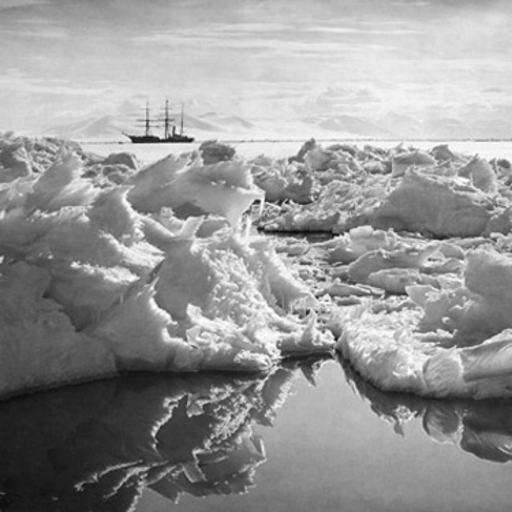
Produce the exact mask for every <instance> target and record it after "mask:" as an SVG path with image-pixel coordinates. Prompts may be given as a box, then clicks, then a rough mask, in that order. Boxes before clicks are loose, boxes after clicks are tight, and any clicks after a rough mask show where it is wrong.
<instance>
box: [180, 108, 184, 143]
mask: <svg viewBox="0 0 512 512" xmlns="http://www.w3.org/2000/svg"><path fill="white" fill-rule="evenodd" d="M180 135H183V103H182V104H181V122H180Z"/></svg>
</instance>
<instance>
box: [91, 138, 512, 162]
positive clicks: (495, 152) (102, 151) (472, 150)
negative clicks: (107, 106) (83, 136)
mask: <svg viewBox="0 0 512 512" xmlns="http://www.w3.org/2000/svg"><path fill="white" fill-rule="evenodd" d="M303 142H304V141H295V142H288V141H287V142H257V141H256V142H233V143H230V144H232V145H233V146H234V147H235V148H236V150H237V153H238V154H239V155H241V156H242V157H244V158H254V157H256V156H258V155H262V154H264V155H267V156H270V157H273V158H284V157H289V156H292V155H295V154H297V152H298V151H299V149H300V147H301V146H302V144H303ZM318 142H319V143H320V144H322V145H323V146H324V147H328V146H329V145H330V144H333V143H335V142H343V141H342V140H340V141H333V140H329V141H321V140H319V141H318ZM347 142H348V143H349V144H355V145H357V146H358V147H360V148H362V147H364V145H365V144H370V145H372V146H377V147H383V148H391V147H394V146H396V145H398V142H397V141H365V140H361V141H357V142H355V141H347ZM438 144H440V142H432V141H407V142H405V147H408V146H409V145H411V146H414V147H416V148H420V149H429V148H432V147H434V146H436V145H438ZM447 144H448V145H449V147H450V149H451V150H452V151H455V152H461V153H464V154H468V155H475V154H477V153H478V154H479V155H480V156H481V157H483V158H488V159H492V158H506V159H509V160H512V141H495V142H474V141H452V142H447ZM82 146H83V148H84V149H86V150H87V151H92V152H93V153H97V154H99V155H102V156H108V155H109V154H110V153H119V152H121V151H129V152H131V153H135V154H136V155H137V157H138V158H139V160H140V161H141V162H142V163H144V164H148V163H152V162H154V161H156V160H159V159H161V158H164V157H165V156H167V155H169V154H170V153H173V154H180V153H183V152H186V151H191V150H193V149H197V148H198V147H199V146H200V142H193V143H190V144H131V143H125V144H87V143H84V144H82Z"/></svg>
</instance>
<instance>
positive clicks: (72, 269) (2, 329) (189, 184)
mask: <svg viewBox="0 0 512 512" xmlns="http://www.w3.org/2000/svg"><path fill="white" fill-rule="evenodd" d="M38 144H39V146H40V147H45V143H44V142H38ZM3 145H4V149H3V150H4V151H7V150H6V148H9V147H10V145H15V146H16V148H20V147H21V148H23V151H24V153H23V152H22V153H23V154H24V155H25V154H26V158H25V157H24V158H25V159H26V160H27V161H30V160H31V159H33V160H36V159H37V158H38V156H37V153H38V151H39V150H38V149H35V148H34V143H33V142H31V141H29V140H26V139H17V140H14V141H9V140H4V141H3ZM16 151H18V150H17V149H16ZM47 154H49V155H50V158H49V162H48V163H47V165H46V167H45V168H44V169H43V172H37V173H36V172H34V171H33V170H31V171H30V172H28V174H27V173H26V172H25V171H24V172H23V173H21V174H16V175H15V176H14V175H12V174H9V172H10V170H12V169H1V170H0V171H1V172H0V174H2V173H4V175H5V176H7V178H6V179H9V180H10V181H8V185H6V184H3V185H2V189H1V195H0V205H1V212H0V258H1V262H0V288H1V294H0V303H1V307H0V350H1V351H2V357H1V361H0V366H1V370H0V375H1V384H0V395H2V396H8V395H11V394H14V393H20V392H23V391H26V390H33V389H39V388H44V387H51V386H57V385H62V384H66V383H70V382H74V381H81V380H85V379H91V378H98V377H102V376H106V375H112V374H116V373H118V372H121V371H126V370H157V371H164V370H165V371H197V370H201V369H218V370H248V371H262V370H268V369H269V368H270V367H271V366H272V365H273V364H275V362H277V361H278V360H280V359H282V358H283V357H285V356H288V355H293V354H296V353H298V354H304V353H305V354H308V353H312V352H319V351H320V352H321V351H324V352H325V351H328V350H329V349H330V347H331V346H332V343H333V339H332V337H331V336H330V335H329V334H328V333H326V332H323V333H322V332H320V331H319V329H318V328H317V322H316V317H315V315H314V313H311V314H309V315H306V314H305V313H304V311H305V310H306V309H308V308H310V307H311V305H312V304H314V301H315V299H314V297H313V294H312V293H311V292H310V290H309V288H308V287H307V286H305V285H304V284H303V283H301V282H300V280H299V279H298V278H297V276H296V275H294V273H293V272H292V271H291V270H290V269H289V268H287V267H286V266H285V265H284V263H283V262H282V261H281V260H280V259H279V257H278V256H277V254H276V252H275V249H274V243H273V242H272V241H271V240H269V239H263V238H261V237H258V236H253V235H250V234H249V233H248V232H246V231H245V230H244V229H243V228H242V224H243V222H242V216H243V214H244V212H245V211H246V210H247V209H248V208H249V207H250V206H251V204H252V203H253V202H254V201H255V200H258V199H259V200H262V198H263V192H262V191H261V189H259V188H257V187H256V186H255V185H254V184H253V180H252V175H251V173H250V170H249V167H248V166H247V165H246V164H245V163H244V162H242V161H238V162H233V161H227V162H218V163H213V164H210V165H204V164H203V162H202V160H201V157H200V156H199V155H198V154H190V155H185V156H183V157H179V158H174V157H169V158H166V159H164V160H163V161H161V162H158V163H156V164H155V165H152V166H149V167H148V168H145V169H142V170H140V171H138V170H137V169H134V168H133V167H134V166H135V162H134V161H130V160H129V159H127V158H114V157H111V158H109V159H108V160H109V161H110V164H109V166H111V165H117V166H123V167H125V168H127V169H129V172H126V173H125V174H124V175H123V180H124V182H123V184H117V183H115V182H112V181H109V180H107V181H105V180H103V177H104V176H105V173H104V171H105V168H102V167H101V163H100V162H98V161H93V162H91V159H89V158H88V156H87V155H84V154H83V153H80V152H79V151H76V150H75V149H74V148H73V147H71V148H69V147H65V145H64V144H63V143H61V145H60V146H59V143H58V141H53V142H51V141H50V142H47ZM5 162H7V163H10V162H11V161H10V160H8V159H6V160H5ZM130 162H131V163H130ZM14 163H16V161H15V162H14ZM13 165H14V164H13ZM25 170H26V169H25ZM4 171H5V172H4ZM207 216H208V217H209V218H210V217H213V218H214V219H216V218H217V219H218V218H219V217H220V218H221V219H225V220H226V221H227V224H226V222H220V223H219V222H215V221H214V223H213V224H211V223H210V224H209V227H208V228H207V229H206V233H207V234H206V235H205V233H203V236H201V235H200V234H199V233H198V232H199V230H200V229H201V225H202V223H203V221H204V222H205V223H206V224H208V222H209V220H205V217H207ZM294 308H298V309H296V310H294Z"/></svg>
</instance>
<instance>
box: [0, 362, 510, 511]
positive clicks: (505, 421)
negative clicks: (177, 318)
mask: <svg viewBox="0 0 512 512" xmlns="http://www.w3.org/2000/svg"><path fill="white" fill-rule="evenodd" d="M313 382H315V383H316V386H313V385H312V383H313ZM0 432H1V436H0V456H1V461H2V463H1V465H0V510H2V511H9V512H11V511H24V512H46V511H66V512H85V511H119V512H126V511H129V510H130V511H136V512H142V511H151V512H163V511H169V510H178V511H190V512H193V511H203V510H204V511H206V510H208V511H210V512H211V511H240V510H243V511H244V512H250V511H302V510H304V511H306V510H307V511H382V510H386V511H401V510H404V511H405V510H414V511H434V510H435V511H459V510H460V511H473V510H474V511H477V510H487V511H492V510H494V511H502V510H507V509H508V508H509V506H510V503H511V501H512V485H511V481H512V471H511V469H512V466H511V465H510V464H509V461H510V460H511V459H512V402H510V401H495V402H482V403H471V402H446V401H427V400H421V399H418V398H415V397H412V396H407V395H393V394H385V393H382V392H380V391H378V390H376V389H375V388H373V387H371V386H369V385H367V384H365V383H364V382H362V381H360V380H358V379H357V378H356V377H355V376H354V375H352V374H351V372H350V370H348V369H344V368H342V366H341V365H340V364H339V363H337V362H335V361H332V360H327V361H318V360H308V361H300V362H299V361H296V362H289V363H287V364H285V365H283V366H281V367H279V368H277V369H275V371H274V372H272V373H271V374H270V375H266V376H258V377H257V376H252V377H248V376H242V375H233V374H229V375H225V374H202V375H186V376H175V375H145V374H141V375H131V376H127V377H123V378H119V379H111V380H106V381H101V382H95V383H91V384H84V385H80V386H72V387H68V388H64V389H60V390H55V391H49V392H44V393H37V394H33V395H30V396H26V397H21V398H17V399H12V400H9V401H7V402H4V403H2V404H0Z"/></svg>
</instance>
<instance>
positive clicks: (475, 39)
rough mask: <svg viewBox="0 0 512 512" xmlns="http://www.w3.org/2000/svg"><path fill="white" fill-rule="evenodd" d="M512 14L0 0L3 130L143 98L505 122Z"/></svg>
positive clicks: (386, 4)
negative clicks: (497, 116)
mask: <svg viewBox="0 0 512 512" xmlns="http://www.w3.org/2000/svg"><path fill="white" fill-rule="evenodd" d="M511 13H512V2H509V1H493V0H448V1H447V0H315V1H314V2H313V1H311V0H307V1H303V0H268V1H267V0H251V1H249V0H144V1H141V0H0V63H1V66H0V129H2V130H6V129H16V130H37V129H41V128H42V127H44V126H47V125H48V126H51V125H54V124H58V123H62V122H66V121H67V120H73V119H79V118H83V117H88V116H97V115H101V114H103V113H107V112H115V111H116V109H118V108H119V107H120V106H122V105H123V104H124V105H125V107H126V105H127V104H128V103H130V104H133V105H136V104H137V103H139V104H140V105H141V106H143V105H144V101H145V98H146V97H148V98H149V99H150V100H151V101H152V102H160V101H161V100H162V98H165V97H169V98H170V99H171V100H173V101H185V102H188V103H191V102H194V103H196V104H197V105H198V106H200V107H201V108H203V109H204V110H205V111H206V110H208V109H210V110H219V109H223V110H225V111H227V112H229V111H232V112H234V113H237V114H240V115H243V116H244V117H246V118H249V119H254V118H258V117H269V116H272V115H279V116H293V115H297V113H299V114H300V115H306V114H308V113H316V114H319V113H320V114H321V113H322V112H330V111H333V110H335V111H336V112H339V113H352V114H357V115H381V114H384V113H386V112H387V111H396V112H399V113H403V114H406V115H407V114H410V115H416V116H423V117H425V116H427V117H428V116H436V115H441V114H443V115H445V114H446V115H448V114H449V115H453V116H455V115H457V116H459V117H463V116H465V115H471V116H474V115H486V113H489V115H490V114H491V113H492V114H493V115H494V113H495V112H497V111H498V112H503V113H507V115H506V117H508V118H510V117H511V116H512V94H511V92H510V91H511V90H512V89H511V87H510V85H509V84H510V83H511V82H512V15H511ZM191 108H192V107H191Z"/></svg>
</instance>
